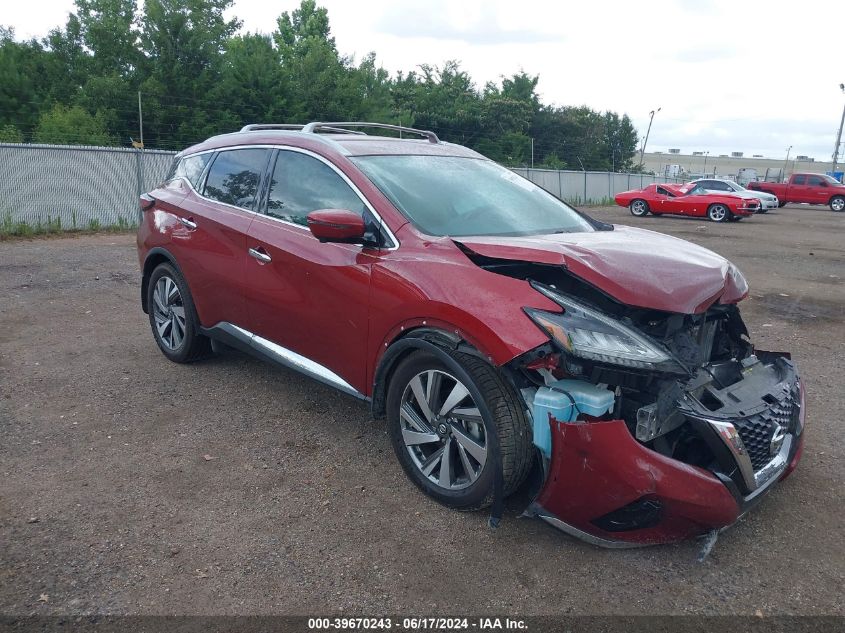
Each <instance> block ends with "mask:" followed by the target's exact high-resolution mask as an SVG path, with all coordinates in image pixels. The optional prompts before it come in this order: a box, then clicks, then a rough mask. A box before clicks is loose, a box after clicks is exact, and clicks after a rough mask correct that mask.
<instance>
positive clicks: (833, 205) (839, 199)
mask: <svg viewBox="0 0 845 633" xmlns="http://www.w3.org/2000/svg"><path fill="white" fill-rule="evenodd" d="M830 210H831V211H836V212H837V213H839V212H841V211H845V197H843V196H834V197H833V198H831V199H830Z"/></svg>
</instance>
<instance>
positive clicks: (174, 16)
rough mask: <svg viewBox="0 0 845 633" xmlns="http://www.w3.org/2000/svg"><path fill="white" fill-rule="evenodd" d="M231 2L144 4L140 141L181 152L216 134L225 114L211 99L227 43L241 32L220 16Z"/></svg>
mask: <svg viewBox="0 0 845 633" xmlns="http://www.w3.org/2000/svg"><path fill="white" fill-rule="evenodd" d="M231 5H232V0H145V3H144V15H143V18H142V19H141V37H140V42H141V50H142V53H143V59H142V62H141V67H142V72H143V75H144V77H145V79H144V81H143V82H142V83H141V86H140V90H141V92H142V93H143V95H144V97H145V98H146V101H147V104H148V107H147V111H146V112H147V113H146V116H145V126H146V127H147V129H146V130H145V137H148V138H149V139H150V143H151V144H152V145H158V146H159V147H182V146H184V145H186V144H190V143H194V142H197V141H199V140H201V139H203V138H205V137H207V136H209V135H211V134H215V133H218V132H220V131H221V130H220V125H219V123H218V119H219V118H220V116H221V115H223V116H224V117H225V112H226V111H225V109H221V108H220V107H219V104H217V103H215V102H214V101H213V99H212V96H211V95H212V91H213V89H214V86H215V85H216V83H217V80H218V78H219V76H220V72H221V68H222V66H223V55H224V51H225V49H226V44H227V42H228V40H229V38H231V37H232V35H233V34H234V33H235V31H237V29H238V28H239V27H240V24H241V23H240V21H239V20H238V19H237V18H232V19H230V20H227V19H226V18H225V17H224V15H223V13H224V12H225V11H226V10H227V9H229V8H230V7H231Z"/></svg>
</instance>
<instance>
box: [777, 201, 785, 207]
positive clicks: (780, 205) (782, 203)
mask: <svg viewBox="0 0 845 633" xmlns="http://www.w3.org/2000/svg"><path fill="white" fill-rule="evenodd" d="M785 206H786V203H785V202H778V209H783V208H784V207H785Z"/></svg>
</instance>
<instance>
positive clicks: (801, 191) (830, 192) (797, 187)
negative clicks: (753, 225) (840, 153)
mask: <svg viewBox="0 0 845 633" xmlns="http://www.w3.org/2000/svg"><path fill="white" fill-rule="evenodd" d="M748 188H749V189H751V190H753V191H765V192H766V193H771V194H774V195H776V196H777V197H778V200H779V201H780V206H783V205H785V204H786V203H787V202H805V203H807V204H826V205H828V206H829V207H830V210H831V211H845V185H843V184H842V183H841V182H839V181H838V180H836V179H834V178H831V177H830V176H827V175H825V174H792V176H791V177H790V178H789V182H787V183H785V184H781V183H776V182H765V181H758V182H749V183H748Z"/></svg>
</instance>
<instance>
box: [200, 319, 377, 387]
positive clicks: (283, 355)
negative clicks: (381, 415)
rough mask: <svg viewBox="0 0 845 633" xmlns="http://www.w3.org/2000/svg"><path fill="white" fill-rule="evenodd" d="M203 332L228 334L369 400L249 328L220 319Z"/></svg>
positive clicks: (330, 373) (328, 372)
mask: <svg viewBox="0 0 845 633" xmlns="http://www.w3.org/2000/svg"><path fill="white" fill-rule="evenodd" d="M204 332H205V333H206V334H208V335H209V336H211V337H212V338H214V337H215V333H216V332H217V333H223V334H225V335H228V336H230V337H232V338H235V339H237V340H238V341H241V342H242V343H244V344H246V345H247V346H248V347H249V348H250V349H252V350H254V351H255V352H256V353H257V354H258V355H260V356H262V357H264V358H267V359H269V360H271V361H273V362H275V363H278V364H279V365H283V366H285V367H288V368H290V369H294V370H296V371H298V372H300V373H302V374H305V375H306V376H308V377H309V378H313V379H314V380H318V381H320V382H322V383H324V384H326V385H329V386H331V387H334V388H335V389H339V390H340V391H343V392H344V393H348V394H349V395H351V396H355V397H356V398H360V399H361V400H369V398H367V396H365V395H364V394H363V393H361V392H360V391H358V390H357V389H355V387H353V386H352V385H350V384H349V383H348V382H346V381H345V380H344V379H343V378H341V377H340V376H338V375H337V374H336V373H334V372H333V371H332V370H330V369H329V368H328V367H324V366H323V365H321V364H320V363H316V362H314V361H313V360H311V359H310V358H306V357H305V356H302V355H301V354H297V353H296V352H294V351H293V350H289V349H287V348H286V347H282V346H281V345H278V344H276V343H274V342H273V341H269V340H267V339H266V338H263V337H261V336H258V335H257V334H254V333H252V332H250V331H249V330H245V329H244V328H242V327H238V326H237V325H233V324H232V323H228V322H226V321H221V322H220V323H218V324H217V325H215V326H213V327H211V328H207V329H205V330H204ZM221 338H225V337H221ZM224 342H225V341H224Z"/></svg>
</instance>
